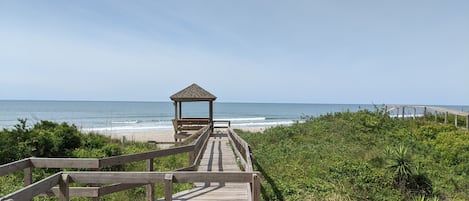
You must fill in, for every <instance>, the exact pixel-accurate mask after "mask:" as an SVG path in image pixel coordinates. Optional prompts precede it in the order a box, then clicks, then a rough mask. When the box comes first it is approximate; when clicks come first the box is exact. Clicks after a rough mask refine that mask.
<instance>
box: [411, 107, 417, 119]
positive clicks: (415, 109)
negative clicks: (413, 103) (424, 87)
mask: <svg viewBox="0 0 469 201" xmlns="http://www.w3.org/2000/svg"><path fill="white" fill-rule="evenodd" d="M416 114H417V108H415V107H414V116H413V117H412V118H413V119H415V115H416Z"/></svg>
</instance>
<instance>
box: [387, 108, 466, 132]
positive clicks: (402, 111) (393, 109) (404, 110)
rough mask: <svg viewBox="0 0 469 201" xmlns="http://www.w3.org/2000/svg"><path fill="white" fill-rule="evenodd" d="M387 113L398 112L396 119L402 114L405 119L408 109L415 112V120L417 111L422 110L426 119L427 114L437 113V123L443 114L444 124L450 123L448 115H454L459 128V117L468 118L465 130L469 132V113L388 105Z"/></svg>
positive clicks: (413, 116) (446, 109)
mask: <svg viewBox="0 0 469 201" xmlns="http://www.w3.org/2000/svg"><path fill="white" fill-rule="evenodd" d="M385 107H386V111H387V112H390V111H396V117H399V115H400V113H401V114H402V115H401V117H402V118H404V117H405V113H406V109H411V110H413V115H412V118H414V119H415V117H416V114H417V110H422V111H423V115H424V117H425V116H426V114H428V113H430V111H433V112H435V121H436V120H437V116H438V115H437V114H438V113H443V114H444V123H445V124H446V123H448V115H450V114H451V115H454V125H455V126H456V127H458V116H462V117H465V118H466V126H465V128H466V129H468V130H469V112H464V111H458V110H452V109H448V108H443V107H435V106H421V105H386V106H385Z"/></svg>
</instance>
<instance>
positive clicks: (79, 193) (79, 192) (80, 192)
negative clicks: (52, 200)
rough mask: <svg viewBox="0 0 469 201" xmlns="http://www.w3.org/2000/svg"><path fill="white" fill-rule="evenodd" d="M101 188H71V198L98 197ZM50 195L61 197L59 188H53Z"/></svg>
mask: <svg viewBox="0 0 469 201" xmlns="http://www.w3.org/2000/svg"><path fill="white" fill-rule="evenodd" d="M99 189H100V187H70V188H69V194H70V197H98V195H99ZM50 193H52V194H49V193H48V195H56V196H58V195H59V187H53V188H52V190H51V192H50Z"/></svg>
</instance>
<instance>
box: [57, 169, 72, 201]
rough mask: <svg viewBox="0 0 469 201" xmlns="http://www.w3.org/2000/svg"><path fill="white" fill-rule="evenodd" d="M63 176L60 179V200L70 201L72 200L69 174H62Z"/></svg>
mask: <svg viewBox="0 0 469 201" xmlns="http://www.w3.org/2000/svg"><path fill="white" fill-rule="evenodd" d="M61 176H62V177H61V178H60V180H59V200H60V201H69V200H70V193H69V186H68V183H69V176H68V174H62V175H61Z"/></svg>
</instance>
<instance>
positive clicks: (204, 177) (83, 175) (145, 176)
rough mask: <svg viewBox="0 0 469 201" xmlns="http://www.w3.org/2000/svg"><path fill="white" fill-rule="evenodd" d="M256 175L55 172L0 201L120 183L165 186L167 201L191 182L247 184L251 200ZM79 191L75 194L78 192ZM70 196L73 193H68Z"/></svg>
mask: <svg viewBox="0 0 469 201" xmlns="http://www.w3.org/2000/svg"><path fill="white" fill-rule="evenodd" d="M258 175H259V173H258V172H87V171H85V172H59V173H57V174H54V175H52V176H50V177H47V178H45V179H43V180H41V181H38V182H36V183H34V184H32V185H30V186H28V187H26V188H23V189H20V190H18V191H16V192H13V193H11V194H8V195H6V196H5V197H3V198H1V199H0V201H4V200H5V201H6V200H10V199H12V200H30V199H32V198H33V197H34V196H37V195H39V194H41V193H46V192H47V191H49V189H51V188H52V187H54V186H56V185H57V184H59V187H58V189H57V188H55V190H54V193H56V194H58V196H59V197H60V200H69V198H70V196H72V197H73V196H86V195H88V194H87V193H89V191H85V189H87V188H89V189H93V190H95V191H96V189H97V187H78V188H77V187H75V190H71V187H69V184H70V183H72V182H73V183H81V184H89V183H94V184H112V183H122V184H123V185H128V186H131V187H133V186H135V185H142V184H155V183H164V184H165V186H166V187H165V198H166V200H171V199H172V198H171V195H172V194H173V192H172V184H173V183H194V182H227V183H250V184H251V185H252V186H253V192H252V195H251V197H252V200H259V199H260V180H259V178H258ZM111 188H115V189H112V190H109V191H108V192H107V193H112V192H115V190H122V187H116V186H112V187H111ZM78 189H79V190H78ZM72 192H74V193H72ZM77 192H81V193H77Z"/></svg>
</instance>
